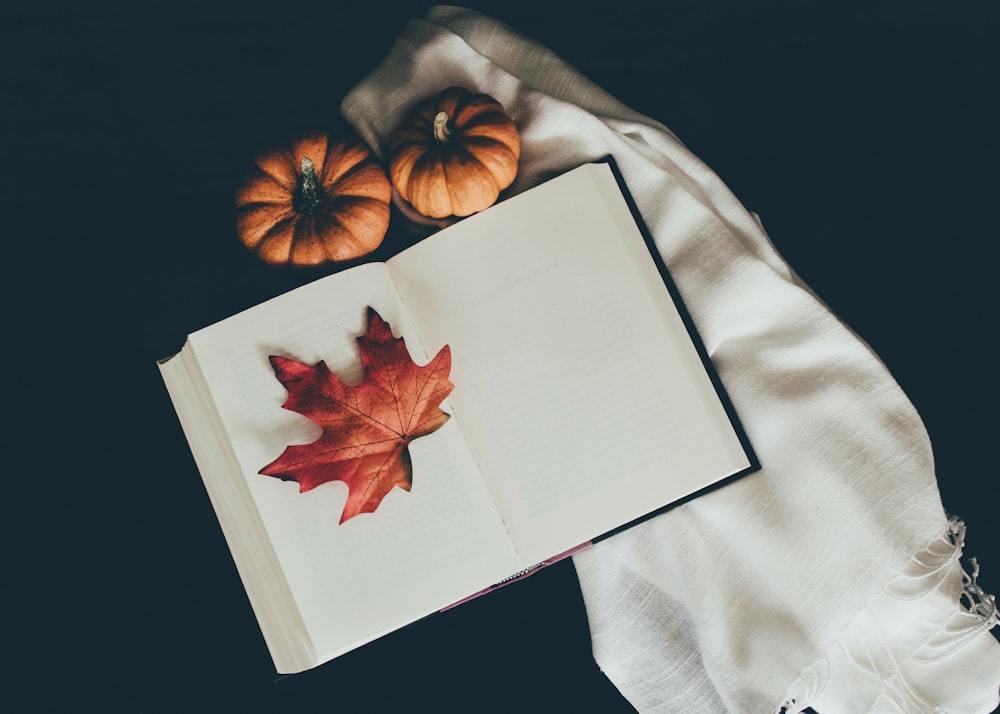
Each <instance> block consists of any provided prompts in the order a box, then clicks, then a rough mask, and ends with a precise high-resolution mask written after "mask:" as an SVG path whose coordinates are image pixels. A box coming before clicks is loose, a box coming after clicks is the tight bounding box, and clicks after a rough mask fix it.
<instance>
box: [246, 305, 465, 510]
mask: <svg viewBox="0 0 1000 714" xmlns="http://www.w3.org/2000/svg"><path fill="white" fill-rule="evenodd" d="M358 346H359V347H360V350H361V359H362V362H363V363H364V368H365V369H364V378H363V380H362V381H361V383H360V384H358V385H356V386H349V385H346V384H344V383H343V382H341V381H340V380H339V379H338V378H337V377H336V375H334V374H333V373H332V372H330V370H329V368H328V367H327V366H326V363H325V362H319V363H317V364H316V365H315V366H314V367H310V366H309V365H306V364H302V363H301V362H297V361H295V360H293V359H287V358H285V357H276V356H271V358H270V360H271V366H272V367H273V368H274V374H275V376H276V377H277V378H278V381H280V382H281V383H282V385H284V387H285V389H286V390H288V399H287V400H285V403H284V404H282V405H281V406H283V407H284V408H285V409H290V410H292V411H295V412H298V413H300V414H302V415H303V416H306V417H308V418H309V419H311V420H312V421H314V422H315V423H316V424H318V425H319V426H320V427H322V428H323V433H322V434H321V435H320V437H319V438H318V439H317V440H316V441H314V442H312V443H311V444H303V445H298V446H289V447H287V448H286V449H285V451H284V452H283V453H282V454H281V456H279V457H278V458H277V459H276V460H275V461H273V462H271V463H270V464H268V465H267V466H265V467H264V468H262V469H261V470H260V472H259V473H261V474H264V475H266V476H275V477H277V478H280V479H282V480H283V481H297V482H298V484H299V492H300V493H301V492H305V491H309V490H310V489H313V488H316V487H317V486H319V485H320V484H324V483H326V482H327V481H343V482H344V483H346V484H347V488H348V496H347V504H346V505H345V506H344V511H343V513H342V515H341V518H340V522H341V523H343V522H344V521H346V520H348V519H349V518H353V517H354V516H356V515H358V514H359V513H371V512H372V511H374V510H375V509H376V508H377V507H378V505H379V504H380V503H381V502H382V499H383V498H385V496H386V494H387V493H389V491H391V490H392V488H393V487H394V486H399V487H400V488H402V489H404V490H406V491H409V490H410V486H411V484H412V483H413V466H412V464H411V462H410V451H409V444H410V442H411V441H413V440H414V439H417V438H419V437H421V436H426V435H427V434H430V433H432V432H434V431H437V430H438V429H439V428H441V425H442V424H444V423H445V422H446V421H448V418H449V415H448V414H447V413H446V412H444V411H442V410H441V408H440V404H441V401H442V400H443V399H444V398H445V397H447V396H448V394H449V393H451V390H452V389H453V388H454V385H453V384H452V383H451V382H450V381H449V380H448V374H449V372H450V371H451V350H450V348H449V347H448V345H445V346H444V347H442V348H441V350H440V351H439V352H438V353H437V355H435V357H434V359H432V360H431V361H430V362H428V363H427V364H426V365H425V366H423V367H420V366H418V365H417V364H416V363H415V362H413V360H411V359H410V355H409V352H407V350H406V346H405V345H404V343H403V339H402V338H401V337H400V338H394V337H393V336H392V330H391V329H390V327H389V325H388V324H387V323H386V322H385V321H384V320H383V319H382V318H381V317H380V316H379V314H378V313H377V312H375V310H373V309H372V308H370V307H369V308H368V330H367V331H366V332H365V334H364V335H362V336H360V337H358Z"/></svg>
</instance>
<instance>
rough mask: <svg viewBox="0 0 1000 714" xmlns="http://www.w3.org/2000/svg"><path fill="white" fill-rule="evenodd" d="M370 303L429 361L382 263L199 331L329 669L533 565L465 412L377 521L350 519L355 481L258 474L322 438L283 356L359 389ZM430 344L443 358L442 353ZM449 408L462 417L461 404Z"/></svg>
mask: <svg viewBox="0 0 1000 714" xmlns="http://www.w3.org/2000/svg"><path fill="white" fill-rule="evenodd" d="M368 306H371V307H373V308H374V309H375V310H376V311H377V312H378V313H379V314H380V315H381V316H382V318H383V319H385V320H386V321H387V322H388V323H389V325H390V326H391V327H392V329H393V332H394V334H395V335H396V336H397V337H398V336H402V337H403V338H404V339H405V343H406V345H407V348H408V349H409V352H410V355H411V356H412V358H413V359H414V361H415V362H417V364H420V365H423V364H426V363H427V362H428V361H429V356H428V354H427V353H425V352H424V350H423V347H422V346H421V342H420V340H419V339H418V338H417V336H416V334H415V333H414V331H413V326H412V325H411V323H410V322H409V320H408V318H407V315H406V313H405V311H403V310H402V309H401V307H400V304H399V302H398V298H397V296H396V293H395V291H394V288H393V285H392V282H391V281H390V280H389V278H388V275H387V273H386V271H385V268H384V265H383V264H380V263H379V264H369V265H363V266H359V267H356V268H352V269H350V270H347V271H345V272H342V273H340V274H337V275H333V276H330V277H327V278H323V279H321V280H319V281H316V282H315V283H312V284H309V285H306V286H304V287H302V288H299V289H297V290H295V291H292V292H290V293H287V294H285V295H283V296H280V297H278V298H275V299H274V300H271V301H269V302H266V303H264V304H262V305H259V306H257V307H254V308H252V309H251V310H248V311H246V312H244V313H241V314H239V315H236V316H234V317H232V318H229V319H227V320H224V321H222V322H220V323H217V324H216V325H213V326H211V327H208V328H205V329H204V330H201V331H199V332H196V333H194V334H193V335H191V337H190V344H191V345H192V346H193V349H194V352H195V354H196V356H197V360H198V363H199V365H200V367H201V369H202V371H203V373H204V377H205V381H206V382H207V384H208V385H210V388H211V391H212V396H213V398H214V401H215V403H216V404H217V405H218V409H219V413H220V416H221V420H222V423H223V426H224V428H225V431H226V433H227V435H228V438H229V439H230V441H231V443H232V444H233V447H234V449H235V453H236V456H237V459H238V461H239V464H240V468H241V470H242V472H243V473H242V479H243V481H244V482H245V484H246V487H248V488H249V491H250V493H251V495H252V501H253V504H254V506H255V507H256V509H257V511H258V512H259V515H260V519H261V521H262V522H263V524H264V527H265V529H266V531H267V535H268V537H269V540H270V542H271V543H272V544H273V547H274V550H275V552H276V555H277V558H278V561H279V562H280V563H281V565H282V569H283V576H284V577H285V578H286V579H287V583H288V587H289V589H290V591H291V593H292V595H293V597H294V599H295V602H296V604H297V606H298V609H299V610H300V614H301V617H302V620H303V622H304V623H305V625H306V628H307V630H308V633H309V636H310V638H311V639H312V643H313V647H314V648H315V650H316V652H317V656H318V658H319V661H323V660H325V659H329V658H330V657H333V656H336V655H338V654H341V653H342V652H345V651H347V650H349V649H352V648H353V647H355V646H357V645H359V644H362V643H364V642H366V641H369V640H372V639H374V638H376V637H378V636H380V635H382V634H385V633H387V632H390V631H392V630H395V629H397V628H398V627H400V626H402V625H404V624H407V623H409V622H412V621H413V620H416V619H418V618H420V617H423V616H425V615H427V614H429V613H431V612H434V611H436V610H438V609H440V608H442V607H444V606H446V605H448V604H450V603H452V602H454V601H456V600H459V599H461V598H463V597H465V596H467V595H469V594H470V593H471V592H474V591H476V590H478V589H481V588H483V587H486V586H488V585H490V584H491V583H493V582H495V581H496V580H498V579H499V578H501V577H503V576H504V575H506V574H508V573H510V572H511V570H512V569H513V568H515V567H517V565H518V562H519V561H518V560H517V559H516V556H515V554H514V551H513V549H512V546H511V544H510V542H509V539H508V535H507V533H506V531H505V529H504V526H503V524H502V522H501V521H500V519H499V517H498V515H497V513H496V511H495V508H494V506H493V504H492V502H491V500H490V497H489V494H488V493H487V492H486V490H485V489H484V487H483V483H482V478H481V475H480V474H479V472H478V470H477V467H476V464H475V462H474V461H473V460H472V458H471V456H470V454H469V452H468V450H467V445H466V442H465V438H464V435H463V434H462V433H461V431H460V430H459V428H458V425H457V424H456V422H455V419H454V418H452V419H449V420H448V422H446V423H445V424H444V426H442V427H441V428H440V429H439V430H438V431H436V432H434V433H432V434H430V435H428V436H426V437H423V438H418V439H416V440H414V441H413V442H412V443H411V445H410V455H411V458H412V463H413V486H412V488H411V490H410V491H404V490H402V489H399V488H396V489H393V491H391V492H390V493H389V495H388V496H387V497H386V498H385V499H384V500H383V501H382V503H381V504H380V505H379V507H378V508H377V509H376V511H375V512H374V513H368V514H360V515H358V516H355V517H353V518H351V519H349V520H347V521H346V522H344V523H343V524H338V522H339V520H340V515H341V512H342V511H343V507H344V503H345V501H346V497H347V486H346V485H345V484H344V483H342V482H329V483H325V484H323V485H321V486H318V487H316V488H315V489H313V490H310V491H308V492H305V493H300V492H299V485H298V484H297V483H295V482H293V481H282V480H280V479H278V478H274V477H271V476H264V475H260V474H259V473H258V471H259V470H260V469H261V468H263V467H265V466H266V465H268V464H270V463H271V462H272V461H274V460H275V459H276V458H277V457H278V456H279V455H280V454H281V453H282V452H283V451H284V449H285V447H286V446H288V445H292V444H306V443H310V442H312V441H314V440H315V439H316V438H317V437H318V436H319V434H320V428H319V427H318V426H317V425H315V424H314V423H313V422H311V421H310V420H309V419H307V418H306V417H304V416H302V415H300V414H298V413H296V412H293V411H289V410H286V409H283V408H281V404H282V403H283V402H284V401H285V398H286V392H285V388H284V387H283V386H282V385H281V383H280V382H279V381H278V380H277V379H276V378H275V376H274V372H273V370H272V368H271V365H270V363H269V361H268V357H269V355H280V356H283V357H288V358H292V359H295V360H298V361H299V362H304V363H306V364H309V365H314V364H316V363H317V362H319V361H321V360H322V361H325V362H326V364H327V366H328V367H329V368H330V370H331V371H332V372H333V373H334V374H335V375H337V376H338V377H339V378H340V379H341V380H342V381H344V382H347V383H349V384H357V383H358V382H360V381H361V380H362V377H363V367H362V363H361V359H360V354H359V351H358V346H357V343H356V338H357V337H358V336H359V335H361V334H363V333H364V331H365V329H366V327H367V318H366V308H367V307H368ZM425 344H426V345H427V349H428V351H429V353H430V356H433V355H434V354H435V353H436V352H437V351H438V349H440V347H441V345H440V344H428V343H425ZM442 408H443V409H444V411H446V412H448V413H452V411H453V409H452V407H451V405H450V404H449V403H448V402H447V401H445V402H444V403H443V404H442ZM263 577H268V575H267V574H264V575H263ZM270 577H276V578H277V577H282V573H273V574H271V575H270Z"/></svg>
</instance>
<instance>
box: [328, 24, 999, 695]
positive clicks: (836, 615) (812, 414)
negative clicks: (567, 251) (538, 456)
mask: <svg viewBox="0 0 1000 714" xmlns="http://www.w3.org/2000/svg"><path fill="white" fill-rule="evenodd" d="M450 85H462V86H465V87H466V88H468V89H473V90H476V91H480V92H485V93H486V94H489V95H491V96H493V97H494V98H496V99H497V100H499V101H500V102H501V103H502V104H503V105H504V107H505V108H506V110H507V112H508V113H509V114H510V116H511V117H512V118H513V119H514V120H515V122H516V123H517V125H518V127H519V128H520V130H521V136H522V160H521V166H520V173H519V176H518V179H517V181H516V182H515V184H514V186H513V187H512V189H511V191H512V192H517V191H520V190H523V189H526V188H528V187H530V186H532V185H534V184H536V183H538V182H540V181H541V180H543V179H545V178H548V177H550V176H552V175H554V174H556V173H558V172H560V171H563V170H566V169H568V168H571V167H574V166H577V165H579V164H581V163H584V162H587V161H591V160H594V159H597V158H600V157H602V156H604V155H606V154H609V153H610V154H612V155H614V157H615V159H616V160H617V163H618V166H619V167H620V169H621V171H622V174H623V176H624V179H625V182H626V183H627V185H628V187H629V189H630V191H631V192H632V194H633V196H634V198H635V200H636V203H637V204H638V207H639V209H640V212H641V213H642V215H643V218H644V219H645V221H646V223H647V224H648V226H649V228H650V230H651V232H652V234H653V236H654V238H655V241H656V244H657V246H658V248H659V250H660V251H661V253H662V254H663V257H664V259H665V261H666V264H667V266H668V267H669V269H670V272H671V275H672V276H673V278H674V280H675V282H676V283H677V285H678V287H679V289H680V292H681V294H682V296H683V299H684V301H685V304H686V305H687V307H688V309H689V310H690V312H691V315H692V317H693V319H694V322H695V324H696V326H697V329H698V331H699V333H700V335H701V337H702V339H703V340H704V342H705V344H706V347H707V349H708V351H709V354H710V355H711V358H712V361H713V363H714V364H715V366H716V367H717V369H718V370H719V373H720V375H721V377H722V380H723V382H724V384H725V387H726V390H727V391H728V393H729V395H730V397H731V398H732V401H733V403H734V405H735V407H736V411H737V413H738V414H739V415H740V418H741V421H742V422H743V424H744V426H745V428H746V430H747V432H748V435H749V438H750V441H751V443H752V444H753V446H754V449H755V451H756V452H757V454H758V456H759V457H760V460H761V463H762V464H763V470H762V471H761V472H759V473H757V474H754V475H751V476H749V477H746V478H743V479H741V480H739V481H737V482H735V483H733V484H730V485H728V486H726V487H724V488H721V489H718V490H716V491H714V492H712V493H710V494H708V495H705V496H703V497H701V498H698V499H695V500H694V501H692V502H690V503H688V504H686V505H684V506H681V507H679V508H676V509H674V510H672V511H670V512H668V513H666V514H664V515H662V516H659V517H657V518H655V519H652V520H650V521H648V522H646V523H644V524H642V525H639V526H637V527H635V528H632V529H630V530H628V531H626V532H624V533H621V534H619V535H617V536H614V537H613V538H611V539H609V540H606V541H604V542H602V543H600V544H598V545H597V546H595V547H593V548H591V549H590V550H588V551H585V552H583V553H581V554H579V555H576V556H574V565H575V567H576V570H577V573H578V575H579V578H580V584H581V588H582V591H583V595H584V600H585V604H586V608H587V614H588V618H589V623H590V628H591V635H592V641H593V649H594V655H595V657H596V659H597V662H598V664H599V665H600V666H601V668H602V669H603V671H604V672H605V673H606V674H607V675H608V676H609V678H610V679H611V680H612V681H613V682H614V684H615V685H616V686H617V687H618V688H619V689H620V691H621V692H622V693H623V694H624V695H625V697H626V698H627V699H629V701H630V702H631V703H632V704H633V705H634V706H635V707H636V708H638V709H639V711H642V712H691V711H697V712H725V711H734V712H765V713H770V712H777V711H779V710H780V709H781V708H782V707H786V708H787V709H788V711H792V712H794V711H800V710H801V709H803V708H805V707H807V706H811V707H813V708H815V709H817V710H818V711H820V712H823V713H824V714H826V713H827V712H880V713H881V712H907V713H908V714H913V713H915V712H931V711H942V710H946V711H956V712H989V711H992V709H993V707H994V706H996V704H997V703H998V685H1000V645H998V643H997V642H996V640H995V639H994V638H993V637H992V635H991V633H989V632H988V630H989V629H990V628H991V627H992V626H993V625H995V624H996V622H997V615H996V606H995V604H994V603H993V602H992V600H991V599H990V598H988V597H987V596H985V595H984V594H983V593H982V592H981V591H979V592H977V587H976V586H975V583H974V582H972V580H971V578H968V577H965V578H963V576H964V573H963V569H962V567H961V564H960V563H959V557H960V555H961V548H962V540H963V538H962V536H963V534H964V525H963V524H962V523H961V522H959V521H956V520H951V521H949V519H948V517H947V516H946V514H945V512H944V509H943V508H942V505H941V501H940V497H939V493H938V489H937V482H936V480H935V475H934V466H933V462H932V457H931V449H930V443H929V440H928V438H927V435H926V433H925V431H924V427H923V425H922V423H921V421H920V418H919V417H918V415H917V413H916V411H915V410H914V408H913V406H912V405H911V404H910V402H909V401H908V399H907V398H906V396H905V395H904V394H903V392H902V391H901V390H900V388H899V386H898V385H897V384H896V382H895V381H894V380H893V378H892V377H891V376H890V374H889V373H888V372H887V370H886V369H885V367H884V365H883V364H882V363H881V362H880V361H879V359H878V357H877V356H876V355H875V354H873V353H872V351H871V350H870V349H869V348H868V347H867V346H866V345H865V344H864V343H862V342H861V341H860V340H859V339H858V338H857V336H856V335H854V334H853V333H852V332H851V331H850V330H849V329H848V328H847V327H846V326H845V325H844V324H842V323H841V322H840V321H839V320H838V319H837V318H836V317H835V316H834V315H833V314H832V313H831V312H830V311H829V310H828V309H827V308H826V307H825V306H824V304H823V303H822V302H821V301H820V300H819V299H817V297H816V296H815V295H814V294H813V293H812V292H811V291H810V290H809V288H808V287H807V286H806V285H804V284H803V283H802V281H801V280H799V278H798V277H797V276H796V275H795V274H794V273H793V271H792V270H791V268H790V267H789V266H788V265H787V264H786V263H785V262H784V260H783V259H782V258H781V256H780V255H779V254H778V253H777V252H776V250H775V248H774V246H773V245H772V244H771V242H770V241H769V240H768V238H767V236H766V234H765V233H764V231H763V229H762V227H761V226H760V225H759V223H758V222H757V220H756V217H755V216H754V215H752V214H751V213H749V212H748V211H747V210H746V209H745V208H744V207H743V206H742V205H741V204H740V203H739V202H738V201H737V200H736V198H735V197H734V196H733V195H732V194H731V193H730V191H729V190H728V189H727V187H726V186H725V185H724V184H723V183H722V181H721V180H720V179H719V178H718V177H717V176H716V175H715V174H714V173H713V172H712V171H711V170H710V169H708V168H707V167H706V166H705V165H704V164H703V163H702V162H701V161H699V160H698V159H697V158H696V157H695V156H693V155H692V154H691V152H690V151H688V149H686V148H685V147H684V145H683V144H682V143H681V142H680V141H679V140H678V139H677V137H675V136H674V135H673V134H672V133H671V132H670V131H669V130H668V129H667V128H666V127H664V126H663V125H661V124H660V123H658V122H656V121H655V120H653V119H650V118H648V117H645V116H642V115H641V114H638V113H637V112H635V111H633V110H631V109H629V108H628V107H626V106H624V105H622V104H621V103H620V102H618V101H617V100H615V99H614V98H613V97H611V96H609V95H608V94H607V93H606V92H604V91H603V90H601V89H600V88H598V87H597V86H595V85H594V84H593V83H591V82H590V81H589V80H587V79H586V78H585V77H583V76H581V75H580V74H579V73H578V72H577V71H576V70H574V69H573V68H572V67H570V66H569V65H567V64H566V63H564V62H563V61H562V60H560V59H559V58H558V57H556V56H554V55H553V54H552V53H551V52H549V51H548V50H546V49H545V48H544V47H541V46H540V45H538V44H537V43H535V42H533V41H531V40H528V39H526V38H525V37H523V36H521V35H519V34H517V33H516V32H515V31H514V30H512V29H511V28H509V27H507V26H505V25H503V24H502V23H498V22H497V21H495V20H493V19H491V18H488V17H485V16H483V15H481V14H478V13H475V12H472V11H468V10H463V9H461V8H455V7H436V8H434V9H433V10H431V11H430V13H429V15H428V17H427V19H425V20H414V21H412V22H411V23H410V24H409V25H408V26H407V27H406V28H405V29H404V31H403V33H402V35H401V36H400V37H399V39H398V40H397V42H396V43H395V45H394V46H393V47H392V49H391V50H390V52H389V54H388V56H387V57H386V58H385V60H384V61H383V62H382V63H381V64H380V65H379V66H378V67H377V68H376V69H375V70H374V71H373V72H372V73H371V74H370V75H369V76H368V77H366V78H364V79H363V80H362V81H361V82H360V83H359V84H358V85H357V86H356V87H355V88H354V89H353V90H351V92H350V93H349V94H348V95H347V96H346V97H345V99H344V102H343V105H342V111H343V113H344V116H345V117H346V118H347V120H348V121H349V122H350V123H351V124H352V125H353V126H354V127H355V128H356V130H357V131H358V132H359V133H360V135H361V136H362V137H363V138H364V139H365V140H366V141H367V142H368V143H369V144H370V145H371V146H372V147H373V148H375V149H376V151H378V152H382V151H383V150H384V147H385V140H386V138H387V137H388V135H389V133H390V132H391V131H392V130H393V129H394V128H395V127H396V126H397V125H398V124H399V123H400V120H401V118H402V116H403V114H404V113H405V112H406V111H407V110H408V109H409V108H410V107H411V106H412V104H413V103H414V102H416V101H417V100H419V99H422V98H424V97H427V96H431V95H434V94H436V93H437V92H439V91H440V90H441V89H444V88H445V87H447V86H450Z"/></svg>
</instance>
